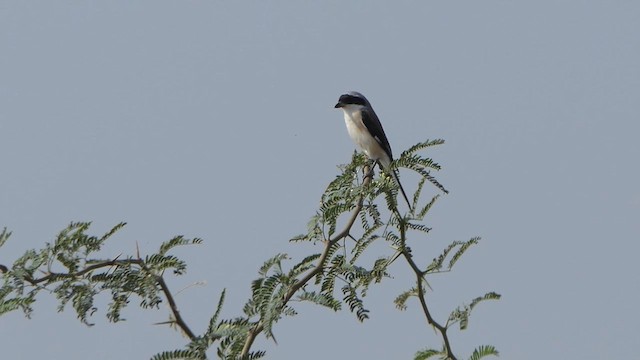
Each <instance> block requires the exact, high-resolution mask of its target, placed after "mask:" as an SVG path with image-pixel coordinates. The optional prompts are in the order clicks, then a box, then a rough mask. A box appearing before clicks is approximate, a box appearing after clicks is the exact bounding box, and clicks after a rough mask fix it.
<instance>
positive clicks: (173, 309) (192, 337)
mask: <svg viewBox="0 0 640 360" xmlns="http://www.w3.org/2000/svg"><path fill="white" fill-rule="evenodd" d="M129 265H137V266H139V267H140V269H141V270H144V271H146V272H147V273H149V274H152V275H153V276H155V280H156V283H157V284H158V286H160V290H161V291H162V293H163V294H164V296H165V298H166V299H167V302H168V303H169V308H170V309H171V313H172V314H173V317H174V319H175V320H174V321H173V323H175V324H176V325H177V326H178V327H179V328H180V329H181V330H182V331H183V332H184V333H185V334H186V335H187V336H188V337H189V339H190V340H191V341H194V340H195V339H196V335H195V334H194V333H193V331H191V329H190V328H189V326H188V325H187V323H186V322H185V321H184V319H183V318H182V315H180V311H179V310H178V305H177V304H176V301H175V299H174V298H173V294H172V293H171V290H169V287H168V286H167V283H166V282H165V281H164V278H163V277H162V275H155V274H153V272H152V271H151V270H150V269H149V268H148V267H147V266H146V265H145V263H144V260H142V259H140V258H138V259H124V260H118V259H114V260H108V261H102V262H99V263H96V264H92V265H89V266H87V267H85V268H84V269H82V270H79V271H75V272H70V273H52V272H50V273H48V274H47V275H45V276H43V277H40V278H35V279H34V278H31V277H26V278H25V280H26V281H28V282H29V283H31V284H32V285H34V286H36V285H38V284H40V283H43V282H48V281H51V280H55V279H60V278H64V279H69V278H76V277H80V276H84V275H86V274H88V273H90V272H92V271H95V270H98V269H101V268H105V267H112V266H129Z"/></svg>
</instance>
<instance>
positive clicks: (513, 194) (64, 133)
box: [0, 1, 640, 359]
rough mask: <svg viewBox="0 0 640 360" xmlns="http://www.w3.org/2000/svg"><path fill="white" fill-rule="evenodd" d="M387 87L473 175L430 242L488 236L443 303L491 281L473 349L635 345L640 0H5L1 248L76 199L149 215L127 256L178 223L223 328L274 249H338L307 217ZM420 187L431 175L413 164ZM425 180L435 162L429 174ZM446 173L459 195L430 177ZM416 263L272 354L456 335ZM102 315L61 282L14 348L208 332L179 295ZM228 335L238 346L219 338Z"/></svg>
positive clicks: (97, 224) (132, 223)
mask: <svg viewBox="0 0 640 360" xmlns="http://www.w3.org/2000/svg"><path fill="white" fill-rule="evenodd" d="M349 90H358V91H361V92H363V93H364V94H365V95H366V96H367V97H368V98H369V100H370V101H371V102H372V104H373V105H374V108H375V109H376V111H377V113H378V115H379V116H380V118H381V120H382V122H383V124H384V126H385V130H386V133H387V136H388V137H389V140H390V142H391V145H392V147H393V149H394V152H395V153H396V154H399V153H400V152H401V151H402V150H404V149H406V148H408V147H409V146H411V145H413V144H415V143H417V142H419V141H423V140H426V139H433V138H443V139H445V140H446V141H447V143H446V144H445V145H444V146H441V147H439V148H437V149H433V150H430V151H429V152H428V153H427V154H428V155H429V156H431V157H433V158H434V159H435V160H436V161H437V162H439V163H440V164H442V165H443V167H444V170H443V171H441V172H440V173H439V174H438V175H437V176H438V179H439V180H440V181H441V182H443V183H444V184H445V185H446V186H447V188H449V189H450V190H451V194H450V195H447V196H444V197H443V198H442V199H441V201H440V202H439V203H438V205H437V206H436V207H435V208H434V209H433V210H432V212H431V217H429V218H428V220H427V224H428V225H429V226H432V227H433V229H434V230H433V231H432V233H431V234H430V236H429V237H427V238H426V239H425V238H417V237H416V238H414V239H413V240H412V241H413V242H414V244H415V245H414V246H413V248H414V252H416V253H419V254H420V255H421V256H422V257H423V259H424V263H427V262H428V261H429V260H430V259H432V258H433V257H435V256H436V255H437V254H438V252H439V251H440V249H441V248H443V247H444V246H446V245H447V244H448V243H449V242H451V241H453V240H467V239H469V238H471V237H473V236H476V235H479V236H482V238H483V240H482V242H481V243H480V245H479V246H477V247H476V248H473V249H472V250H470V251H469V252H468V253H467V255H466V257H465V258H463V260H462V262H460V263H459V264H458V265H457V268H455V269H454V272H453V273H450V274H445V275H440V276H438V277H437V278H433V279H432V280H431V284H432V286H433V288H434V292H433V293H430V294H429V301H431V302H432V308H433V312H434V315H435V316H436V317H437V318H438V319H440V320H442V321H444V319H445V318H446V316H447V315H448V313H449V311H450V310H451V309H453V308H455V307H456V306H458V305H459V304H461V303H463V302H466V301H469V300H470V299H472V298H474V297H476V296H479V295H482V294H484V293H485V292H487V291H492V290H494V291H497V292H499V293H501V294H503V299H502V300H500V301H498V302H488V303H486V304H482V305H480V306H479V307H478V308H477V309H476V310H475V312H474V314H473V316H472V318H471V322H470V327H469V329H468V330H467V331H464V332H459V331H457V330H452V331H451V340H452V343H453V347H454V349H455V350H456V351H457V354H458V355H459V356H460V357H461V358H466V357H467V356H468V355H469V353H470V352H471V351H472V349H473V348H474V347H475V346H477V345H481V344H493V345H495V346H496V347H497V348H498V349H499V350H500V352H501V354H502V358H503V359H630V358H634V357H637V349H636V347H637V346H636V345H637V341H638V340H639V339H640V330H639V328H638V323H640V311H638V303H640V281H639V280H638V279H639V277H640V276H639V275H640V271H639V270H638V264H637V256H638V252H639V251H640V245H639V243H638V241H639V240H640V239H639V235H638V234H639V232H640V190H639V188H638V184H639V183H640V170H638V157H639V155H640V146H639V145H638V136H639V134H640V125H639V124H640V105H639V101H640V2H637V1H529V2H523V1H456V2H453V1H438V2H435V1H429V2H427V1H423V2H417V1H416V2H407V1H395V2H379V1H377V2H374V1H359V2H344V1H331V2H329V1H325V2H313V3H311V2H284V1H283V2H275V1H254V2H249V3H246V2H242V3H241V2H220V1H207V2H204V1H175V2H167V1H137V2H130V1H102V2H96V1H0V164H1V167H0V171H1V174H2V175H1V176H0V179H1V180H0V181H1V186H0V204H1V206H0V227H2V226H6V227H8V229H9V230H11V231H13V236H12V238H11V239H10V240H9V242H8V243H7V244H6V245H5V246H4V247H3V248H2V249H1V251H0V263H3V264H10V263H12V262H13V261H14V260H15V259H16V258H17V257H18V256H20V255H21V254H22V253H23V252H24V251H25V250H27V249H30V248H41V247H42V246H43V245H44V243H45V242H47V241H52V240H53V238H54V236H55V234H56V233H57V232H58V231H59V230H60V229H62V228H64V227H65V226H66V225H67V224H68V223H69V222H70V221H81V220H91V221H94V226H93V233H95V234H101V233H102V232H104V231H106V230H107V229H108V228H110V227H111V226H113V225H114V224H116V223H117V222H119V221H126V222H128V223H129V225H128V226H127V227H126V228H125V229H124V230H122V231H121V232H120V233H119V234H118V235H117V236H116V237H115V238H114V239H112V241H111V243H110V245H109V246H108V247H107V249H105V252H104V255H105V256H117V255H118V254H121V253H124V254H134V253H135V246H136V243H138V244H139V245H140V248H141V251H142V252H150V251H153V250H155V249H156V248H157V247H158V246H159V244H160V243H161V242H162V241H165V240H167V239H169V238H171V237H172V236H174V235H176V234H184V235H187V236H190V237H193V236H198V237H202V238H203V239H204V240H205V244H204V245H202V246H201V247H189V248H183V249H180V250H179V251H177V252H176V253H177V254H178V255H179V256H182V257H183V258H185V259H186V260H187V261H188V262H189V265H190V267H189V270H188V274H187V275H186V276H183V277H180V278H177V279H176V278H170V286H171V288H172V289H174V291H176V292H177V291H179V290H180V289H182V288H184V287H186V286H189V285H190V284H192V283H194V282H206V285H204V286H196V287H190V288H188V289H186V290H184V291H182V292H180V293H179V295H177V301H178V304H179V306H180V307H181V310H182V314H183V315H184V317H185V318H186V320H187V321H188V323H189V324H190V325H191V327H192V329H193V330H194V331H196V332H198V333H201V332H202V331H203V330H204V329H205V328H206V325H207V321H208V319H209V317H210V316H211V314H212V313H213V311H214V306H215V303H216V301H217V299H218V296H219V293H220V291H221V290H222V289H223V288H227V295H228V296H227V304H226V306H225V308H224V311H223V316H224V317H227V318H231V317H234V316H236V315H237V314H239V313H240V310H241V307H242V304H243V303H244V302H245V300H246V299H247V297H248V296H249V292H250V282H251V280H253V279H254V278H255V277H256V274H257V269H258V267H259V266H260V265H261V264H262V262H263V261H264V260H265V259H267V258H268V257H270V256H272V255H275V254H276V253H279V252H287V253H289V254H290V255H291V256H292V257H295V259H296V260H298V259H300V258H301V257H302V256H304V255H305V254H308V253H311V252H312V251H318V250H319V246H317V247H316V248H313V247H312V246H311V245H308V244H302V245H296V244H290V243H288V242H287V240H288V239H289V238H291V237H292V236H294V235H296V234H298V233H300V232H303V231H305V229H306V223H307V220H308V218H309V217H310V216H312V215H313V214H314V211H315V209H316V207H317V205H318V200H319V197H320V195H321V193H322V191H323V190H324V188H325V186H326V184H328V182H329V181H330V180H332V179H333V178H334V176H335V175H336V173H337V168H336V165H337V164H340V163H345V162H348V161H349V160H350V157H351V154H352V151H353V149H354V145H353V144H352V143H351V141H350V139H349V138H348V135H347V133H346V129H345V126H344V121H343V119H342V114H341V112H340V111H338V110H335V109H333V105H334V104H335V102H336V100H337V98H338V96H339V95H340V94H341V93H344V92H346V91H349ZM403 179H405V181H406V183H405V186H406V187H408V188H413V187H414V186H415V178H412V177H411V175H410V174H408V173H407V174H404V177H403ZM412 181H413V182H412ZM429 191H430V193H429V194H430V195H432V194H435V193H436V191H435V190H434V189H432V188H431V189H429ZM404 267H405V266H404V265H403V264H402V263H400V262H398V263H397V264H394V267H393V268H392V271H393V273H394V275H395V278H394V279H390V280H387V281H386V282H385V283H384V284H383V285H381V286H377V287H375V288H374V289H373V290H372V291H370V296H369V297H368V298H366V301H367V302H366V304H367V306H368V307H369V309H370V310H371V319H370V320H369V321H367V322H365V323H364V324H360V323H358V322H357V320H356V319H355V316H353V315H352V314H350V313H349V312H348V311H342V312H339V313H333V312H331V311H329V310H326V309H323V308H318V307H313V306H309V305H303V306H299V307H298V309H299V312H300V315H299V316H297V317H294V318H287V319H284V320H283V321H281V322H280V323H278V324H277V326H276V328H275V329H274V330H275V334H276V336H277V339H278V345H275V344H273V343H272V342H265V341H259V342H258V343H257V344H256V346H257V348H263V349H266V350H267V351H268V353H267V358H269V359H300V358H305V359H327V358H334V359H341V358H355V359H409V358H412V356H413V354H414V353H415V351H417V350H419V349H421V348H424V347H436V348H437V347H439V346H440V338H439V337H438V336H437V335H436V334H434V332H433V331H432V330H431V329H430V328H429V327H427V326H426V325H425V322H424V318H423V315H422V314H421V313H420V311H419V309H418V306H417V303H416V302H411V303H410V307H409V310H407V311H406V312H399V311H397V310H396V309H395V308H394V306H393V303H392V299H393V298H394V297H395V296H396V295H397V294H398V293H399V292H401V291H403V290H405V289H407V288H409V287H411V286H412V281H413V279H412V278H410V277H408V273H407V272H406V270H405V269H404ZM107 301H108V298H107V297H106V296H105V297H103V298H101V300H100V301H99V302H98V304H99V305H100V311H99V312H98V313H97V314H96V315H95V316H94V317H93V319H92V320H93V321H94V322H95V323H96V325H95V326H93V327H91V328H88V327H86V326H84V325H83V324H81V323H80V322H79V321H77V320H76V318H75V314H74V312H73V311H71V310H68V311H65V312H63V313H56V311H55V309H56V306H57V303H56V302H55V300H54V299H53V298H52V297H51V296H47V295H45V294H44V293H43V294H42V296H41V297H40V298H39V301H38V302H37V303H36V304H35V312H34V314H33V318H32V319H31V320H27V319H25V318H24V317H23V315H22V313H20V312H14V313H11V314H8V315H6V316H3V317H2V318H0V348H1V349H2V350H1V354H2V357H3V358H7V359H41V358H50V359H62V358H64V359H86V358H94V359H115V358H118V359H144V358H148V357H150V356H151V355H153V354H155V353H156V352H159V351H162V350H170V349H174V348H180V347H182V346H183V345H184V344H185V343H186V339H184V338H182V337H181V336H180V335H179V334H178V333H177V332H174V331H173V330H171V329H169V328H167V327H163V326H154V325H153V323H156V322H161V321H165V320H166V319H167V316H168V311H167V309H166V307H164V305H163V306H162V307H161V309H160V310H156V311H153V310H146V311H145V310H140V309H139V308H137V307H136V305H137V303H138V301H137V300H136V299H133V301H132V306H131V307H129V308H127V309H126V310H125V311H124V312H123V316H124V317H125V318H127V321H126V322H123V323H118V324H110V323H108V322H107V321H106V318H105V316H104V315H105V312H104V305H106V303H107ZM211 354H212V357H215V356H214V354H215V352H212V353H211Z"/></svg>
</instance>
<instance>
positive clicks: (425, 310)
mask: <svg viewBox="0 0 640 360" xmlns="http://www.w3.org/2000/svg"><path fill="white" fill-rule="evenodd" d="M399 221H400V224H399V225H400V236H401V240H402V255H403V256H404V258H405V259H406V260H407V263H408V264H409V266H410V267H411V269H412V270H413V272H414V273H415V274H416V283H417V287H418V299H419V300H420V305H421V306H422V312H423V313H424V315H425V317H426V318H427V322H428V323H429V325H431V326H433V327H435V328H436V329H438V331H439V332H440V334H441V335H442V340H443V341H444V348H445V351H446V352H447V359H449V360H457V358H456V357H455V355H453V351H452V350H451V344H450V342H449V336H448V335H447V329H448V328H447V327H446V326H442V325H440V323H438V322H437V321H435V320H434V319H433V317H432V316H431V312H430V311H429V307H428V306H427V300H426V298H425V294H424V287H423V286H422V283H423V282H425V279H424V271H422V270H420V268H419V267H418V265H416V262H415V261H413V256H412V255H411V254H410V253H409V251H407V248H406V246H404V245H405V241H406V226H405V223H404V220H403V219H402V218H399Z"/></svg>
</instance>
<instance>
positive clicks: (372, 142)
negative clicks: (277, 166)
mask: <svg viewBox="0 0 640 360" xmlns="http://www.w3.org/2000/svg"><path fill="white" fill-rule="evenodd" d="M335 108H336V109H342V111H343V112H344V122H345V123H346V124H347V131H348V132H349V136H350V137H351V139H352V140H353V141H354V142H355V143H356V145H358V147H359V148H360V149H361V150H362V151H363V152H364V153H365V154H366V155H367V156H368V157H369V159H371V160H373V161H375V162H377V163H378V164H379V165H380V167H381V168H382V169H384V170H385V171H387V172H388V173H389V174H391V175H392V176H393V178H394V179H395V180H396V182H397V183H398V187H399V188H400V191H401V192H402V196H403V197H404V199H405V200H406V201H407V205H409V209H411V203H410V202H409V198H408V197H407V194H406V193H405V192H404V189H403V188H402V184H400V179H399V178H398V174H397V173H396V172H395V171H394V170H392V169H391V168H390V167H389V165H391V161H393V155H392V154H391V146H390V145H389V140H387V136H386V135H385V134H384V130H383V129H382V124H380V120H379V119H378V115H376V112H375V111H373V108H372V107H371V104H370V103H369V100H367V98H365V97H364V95H362V94H360V93H359V92H356V91H352V92H350V93H347V94H344V95H341V96H340V99H339V100H338V103H337V104H336V106H335Z"/></svg>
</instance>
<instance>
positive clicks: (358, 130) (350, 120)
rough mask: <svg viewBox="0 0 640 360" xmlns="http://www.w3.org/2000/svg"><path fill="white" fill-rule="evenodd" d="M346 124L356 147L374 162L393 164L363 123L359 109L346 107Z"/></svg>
mask: <svg viewBox="0 0 640 360" xmlns="http://www.w3.org/2000/svg"><path fill="white" fill-rule="evenodd" d="M342 110H343V111H344V122H345V124H346V125H347V131H348V132H349V136H350V137H351V139H352V140H353V142H355V143H356V145H357V146H358V147H359V148H360V150H362V152H364V153H365V154H366V155H367V156H368V157H369V158H370V159H372V160H380V162H382V163H383V165H384V166H386V165H387V164H388V163H390V162H391V160H390V159H389V157H388V156H387V153H386V152H385V151H384V149H382V147H381V146H380V144H379V143H378V142H377V141H376V139H374V138H373V137H372V136H371V134H370V133H369V130H368V129H367V127H366V126H365V125H364V123H363V122H362V115H361V113H360V110H359V109H358V108H354V107H352V106H345V107H343V108H342Z"/></svg>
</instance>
